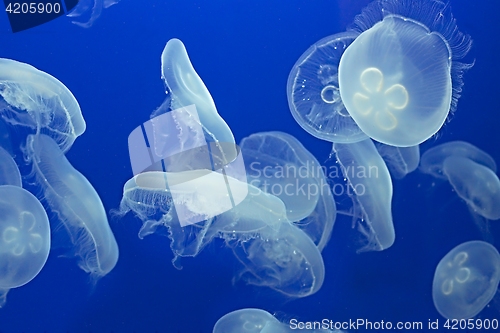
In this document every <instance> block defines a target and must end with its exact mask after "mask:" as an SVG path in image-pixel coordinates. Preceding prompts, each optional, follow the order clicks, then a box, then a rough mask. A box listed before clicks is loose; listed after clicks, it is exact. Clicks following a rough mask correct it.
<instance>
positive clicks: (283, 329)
mask: <svg viewBox="0 0 500 333" xmlns="http://www.w3.org/2000/svg"><path fill="white" fill-rule="evenodd" d="M299 326H301V325H300V324H298V322H297V321H296V320H293V319H292V320H290V323H289V324H288V325H287V324H286V323H282V322H280V321H279V320H278V319H276V318H275V317H274V316H273V315H271V314H270V313H269V312H267V311H265V310H261V309H252V308H249V309H240V310H236V311H233V312H230V313H228V314H225V315H224V316H222V317H221V318H220V319H219V320H217V322H216V323H215V326H214V330H213V333H291V332H295V330H297V329H299V330H302V328H299ZM318 326H321V327H320V328H318V329H314V328H311V329H310V328H305V329H307V331H308V332H313V333H314V332H325V333H342V332H343V331H341V330H329V329H328V328H325V327H324V326H328V325H324V324H323V325H318Z"/></svg>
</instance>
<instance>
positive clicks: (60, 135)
mask: <svg viewBox="0 0 500 333" xmlns="http://www.w3.org/2000/svg"><path fill="white" fill-rule="evenodd" d="M0 96H1V98H2V99H0V115H1V116H2V118H3V119H4V120H5V121H6V122H7V123H9V124H10V125H14V126H23V127H26V128H29V129H31V130H32V131H34V133H35V134H39V133H44V134H47V135H50V136H51V137H52V139H54V140H55V141H56V142H57V144H58V145H59V147H60V148H61V150H62V151H63V152H66V151H67V150H68V149H69V148H70V147H71V145H72V144H73V142H74V141H75V139H76V138H77V137H78V136H80V135H81V134H82V133H83V132H85V128H86V125H85V120H84V119H83V116H82V112H81V110H80V106H79V105H78V102H77V101H76V99H75V97H74V96H73V94H72V93H71V91H69V89H68V88H66V86H65V85H64V84H62V83H61V82H60V81H59V80H57V79H56V78H55V77H53V76H51V75H49V74H47V73H45V72H42V71H40V70H38V69H36V68H35V67H33V66H31V65H28V64H24V63H22V62H17V61H14V60H10V59H0Z"/></svg>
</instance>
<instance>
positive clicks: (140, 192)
mask: <svg viewBox="0 0 500 333" xmlns="http://www.w3.org/2000/svg"><path fill="white" fill-rule="evenodd" d="M200 171H205V170H196V171H188V172H177V173H164V172H144V173H141V174H139V175H137V176H135V177H133V178H131V179H130V180H129V181H127V183H126V184H125V186H124V188H123V198H122V201H121V203H120V209H119V211H118V212H117V213H118V214H119V215H124V214H126V213H128V212H129V211H132V212H133V213H134V214H135V215H136V216H137V217H138V218H139V219H141V220H142V222H143V226H142V228H141V230H140V231H139V238H141V239H142V238H144V237H145V236H147V235H150V234H152V233H155V232H158V233H161V232H162V231H163V229H164V228H166V230H168V233H167V234H168V237H169V238H170V240H171V244H170V248H171V249H172V252H173V253H174V259H173V260H172V262H173V264H174V266H175V267H177V268H181V266H180V264H179V259H180V257H194V256H196V255H197V254H198V253H199V252H200V251H201V250H202V249H203V247H204V246H205V245H207V244H208V243H210V242H211V241H212V240H213V238H214V237H222V238H225V239H227V240H230V239H236V238H237V239H247V238H251V237H254V236H255V235H256V234H258V233H259V231H260V230H261V229H264V228H266V227H271V228H272V229H278V228H279V225H280V224H281V223H284V222H288V220H287V218H286V211H285V205H284V204H283V202H282V201H281V200H280V199H279V198H277V197H275V196H273V195H270V194H267V193H265V192H262V191H261V190H260V189H258V188H256V187H254V186H252V185H250V184H247V183H246V182H241V181H239V180H237V179H230V180H229V183H231V185H232V187H233V188H242V187H243V186H244V187H245V188H247V192H248V195H247V196H246V197H245V200H243V201H242V202H241V203H239V204H238V205H237V206H236V207H234V208H233V209H231V210H229V211H226V212H223V213H222V214H221V215H218V216H216V217H212V216H210V217H207V220H206V221H202V222H199V223H196V224H189V225H184V226H183V225H182V224H181V221H180V220H179V216H178V214H177V210H176V208H177V205H179V207H180V208H181V209H188V208H191V209H196V208H200V206H199V205H200V203H197V202H196V193H195V191H194V190H193V188H191V190H189V188H187V189H186V191H184V193H185V197H184V201H183V202H179V203H177V205H174V203H175V202H174V201H175V199H174V198H173V197H175V195H174V196H173V195H172V194H173V193H172V191H176V189H175V188H174V189H172V188H169V187H166V186H165V179H166V177H169V178H173V180H175V181H177V180H181V179H182V178H184V177H186V176H187V174H189V173H192V172H200ZM184 173H186V175H183V174H184ZM213 173H214V174H215V175H218V174H217V173H216V172H213ZM219 180H220V179H218V178H212V177H210V176H209V177H208V178H205V180H204V181H205V182H206V184H205V185H203V186H207V188H212V189H214V188H218V189H219V191H220V186H221V185H225V184H224V183H223V184H221V183H220V181H219ZM191 203H192V204H191ZM210 209H211V210H213V209H217V208H216V207H215V208H210ZM203 212H204V213H207V211H206V210H204V211H203ZM219 213H221V212H219Z"/></svg>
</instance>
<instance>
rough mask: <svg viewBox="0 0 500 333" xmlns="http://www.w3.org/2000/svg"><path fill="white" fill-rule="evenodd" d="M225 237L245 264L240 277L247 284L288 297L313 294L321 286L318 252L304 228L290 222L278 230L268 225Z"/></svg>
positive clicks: (322, 270)
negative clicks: (231, 236) (232, 236)
mask: <svg viewBox="0 0 500 333" xmlns="http://www.w3.org/2000/svg"><path fill="white" fill-rule="evenodd" d="M227 240H228V241H229V244H230V246H231V247H232V249H233V253H234V254H235V256H236V258H238V260H239V261H240V262H241V263H242V264H243V266H244V269H243V270H242V271H241V272H240V274H239V278H242V279H243V280H245V281H246V282H247V283H249V284H253V285H256V286H263V287H269V288H271V289H273V290H276V291H278V292H280V293H282V294H284V295H286V296H289V297H306V296H309V295H312V294H314V293H316V292H317V291H318V290H319V289H320V288H321V286H322V285H323V281H324V278H325V265H324V262H323V257H322V256H321V253H320V252H319V250H318V248H317V246H316V245H315V244H314V243H313V242H312V240H311V238H309V236H308V235H307V234H306V233H305V232H304V231H302V230H301V229H299V228H298V227H297V226H295V225H293V224H291V223H289V222H283V223H281V224H280V225H279V229H277V230H276V229H274V228H271V227H267V228H263V229H261V230H259V232H258V233H254V234H253V235H252V234H248V235H242V237H240V238H239V239H234V240H232V239H229V238H228V239H227Z"/></svg>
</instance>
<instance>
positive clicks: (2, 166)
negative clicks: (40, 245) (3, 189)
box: [0, 146, 22, 187]
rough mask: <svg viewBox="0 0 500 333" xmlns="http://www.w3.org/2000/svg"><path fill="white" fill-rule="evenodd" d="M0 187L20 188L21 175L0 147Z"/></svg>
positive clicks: (10, 158)
mask: <svg viewBox="0 0 500 333" xmlns="http://www.w3.org/2000/svg"><path fill="white" fill-rule="evenodd" d="M0 185H14V186H19V187H21V186H22V180H21V173H20V172H19V168H18V167H17V164H16V162H15V161H14V159H13V158H12V156H10V154H9V153H8V152H7V151H6V150H5V149H3V148H2V147H1V146H0Z"/></svg>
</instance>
